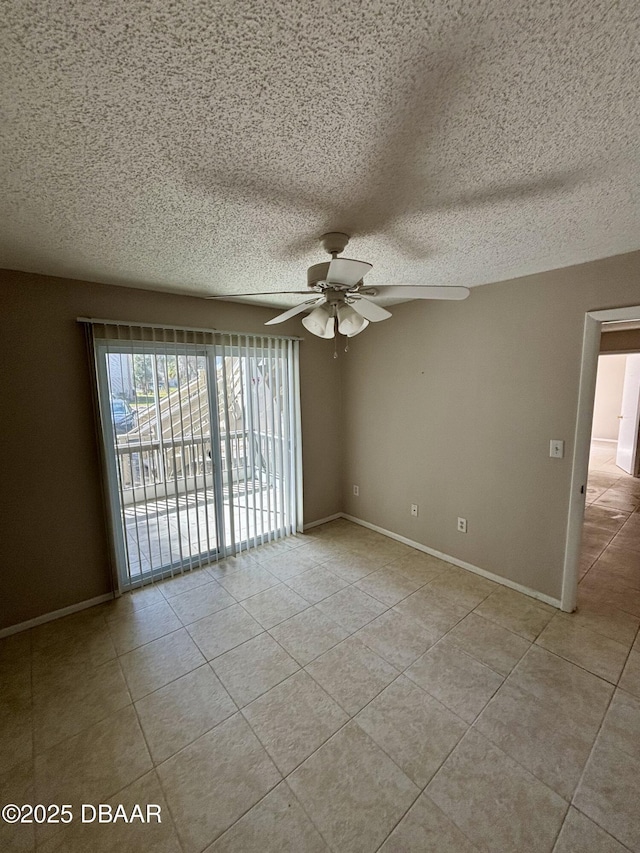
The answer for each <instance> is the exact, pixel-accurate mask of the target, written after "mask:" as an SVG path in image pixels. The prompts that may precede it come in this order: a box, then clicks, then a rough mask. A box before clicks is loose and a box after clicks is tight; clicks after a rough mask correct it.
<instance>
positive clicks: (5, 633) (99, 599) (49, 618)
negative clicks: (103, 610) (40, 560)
mask: <svg viewBox="0 0 640 853" xmlns="http://www.w3.org/2000/svg"><path fill="white" fill-rule="evenodd" d="M105 601H113V593H112V592H107V593H106V594H105V595H97V596H96V597H95V598H89V599H87V600H86V601H79V602H78V603H77V604H70V605H69V607H62V608H60V610H53V611H52V612H51V613H43V614H42V616H36V618H35V619H28V620H27V621H26V622H19V623H18V624H17V625H10V626H9V627H8V628H0V639H2V638H3V637H9V636H11V634H18V633H19V632H20V631H27V630H28V629H29V628H35V627H36V626H38V625H44V624H45V622H53V620H54V619H61V618H62V617H63V616H70V615H71V614H72V613H78V611H80V610H87V609H88V608H89V607H95V606H96V604H104V602H105Z"/></svg>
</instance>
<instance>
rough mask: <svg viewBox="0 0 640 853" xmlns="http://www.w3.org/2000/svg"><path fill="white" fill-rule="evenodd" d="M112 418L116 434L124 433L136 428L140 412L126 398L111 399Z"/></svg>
mask: <svg viewBox="0 0 640 853" xmlns="http://www.w3.org/2000/svg"><path fill="white" fill-rule="evenodd" d="M111 419H112V421H113V428H114V430H115V432H116V435H122V434H123V433H125V432H129V430H131V429H133V428H134V426H135V425H136V423H137V421H138V414H137V412H136V411H135V410H134V409H132V408H131V406H130V405H129V404H128V403H127V401H126V400H111Z"/></svg>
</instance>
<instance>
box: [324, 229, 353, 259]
mask: <svg viewBox="0 0 640 853" xmlns="http://www.w3.org/2000/svg"><path fill="white" fill-rule="evenodd" d="M320 242H321V243H322V247H323V249H324V250H325V251H326V252H328V253H329V254H330V255H331V256H332V257H335V256H336V255H339V254H340V253H341V252H344V250H345V249H346V248H347V243H348V242H349V235H348V234H343V233H342V232H341V231H328V232H327V233H326V234H323V235H322V237H320Z"/></svg>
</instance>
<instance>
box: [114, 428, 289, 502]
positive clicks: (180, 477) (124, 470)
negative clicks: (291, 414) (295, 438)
mask: <svg viewBox="0 0 640 853" xmlns="http://www.w3.org/2000/svg"><path fill="white" fill-rule="evenodd" d="M272 441H273V438H272V436H270V435H268V434H266V433H249V432H248V431H243V430H236V431H235V432H231V433H229V434H228V435H227V434H222V435H221V442H220V446H221V454H222V460H221V461H222V484H223V488H229V485H230V484H229V479H231V486H233V484H235V483H239V482H243V481H244V480H245V478H246V479H247V480H256V479H259V478H260V469H262V479H263V480H264V478H265V467H266V466H265V463H264V460H265V458H267V453H268V451H269V444H270V443H271V442H272ZM228 453H230V455H231V459H230V460H229V459H228V458H227V454H228ZM116 455H117V460H118V475H119V478H120V487H121V490H122V495H123V498H124V502H125V504H131V503H137V502H138V501H144V500H150V499H156V498H158V497H162V496H165V495H168V494H174V493H175V492H176V491H180V492H189V491H192V490H193V489H195V488H196V487H198V488H201V487H202V486H203V485H205V483H206V482H207V480H208V481H209V483H210V484H211V486H213V477H212V473H213V460H212V453H211V438H210V436H208V435H204V436H183V437H180V438H174V439H173V440H167V439H165V438H163V439H162V440H161V439H153V440H145V441H140V440H128V439H127V436H126V435H124V436H119V437H118V441H117V444H116ZM270 475H271V476H270V479H271V480H272V482H273V481H274V480H275V479H276V478H277V473H276V472H275V471H271V472H270Z"/></svg>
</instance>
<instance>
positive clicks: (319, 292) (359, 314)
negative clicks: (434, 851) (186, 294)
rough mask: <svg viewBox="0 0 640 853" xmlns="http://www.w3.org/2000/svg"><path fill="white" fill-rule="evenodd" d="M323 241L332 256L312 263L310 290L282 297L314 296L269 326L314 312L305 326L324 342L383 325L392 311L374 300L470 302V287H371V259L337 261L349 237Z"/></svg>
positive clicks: (336, 235)
mask: <svg viewBox="0 0 640 853" xmlns="http://www.w3.org/2000/svg"><path fill="white" fill-rule="evenodd" d="M320 242H321V243H322V246H323V247H324V249H325V250H326V251H327V252H328V253H329V254H330V255H331V260H330V261H325V262H324V263H320V264H313V265H312V266H310V267H309V269H308V270H307V287H308V290H285V291H280V293H283V294H296V295H300V296H306V295H309V294H313V298H312V299H306V300H304V301H303V302H301V303H300V304H299V305H296V306H294V307H293V308H289V309H288V310H287V311H284V312H283V313H282V314H278V315H277V316H276V317H274V318H273V319H272V320H268V321H267V322H266V323H265V326H273V325H275V324H277V323H284V322H285V320H289V319H290V318H291V317H295V316H296V314H302V312H303V311H308V310H309V309H310V307H311V306H315V307H313V308H312V310H311V311H310V313H309V314H308V316H307V317H303V318H302V325H303V326H304V327H305V329H307V330H308V331H309V332H311V333H312V334H313V335H317V337H319V338H334V337H335V335H336V326H337V331H338V332H339V334H341V335H345V336H346V337H347V338H352V337H354V335H359V334H360V332H362V331H364V330H365V329H366V328H367V326H368V325H369V323H370V322H371V323H378V322H380V321H381V320H386V319H388V318H389V317H391V316H392V315H391V312H390V311H387V310H386V308H383V307H382V306H381V305H376V303H375V302H371V298H375V297H377V296H384V297H387V298H395V299H466V298H467V296H468V295H469V289H468V288H467V287H448V286H444V287H441V286H431V285H426V284H425V285H423V284H408V285H407V284H399V285H398V284H396V285H393V284H390V285H384V286H382V287H367V286H366V285H365V284H364V281H363V278H364V276H365V275H366V274H367V273H368V272H369V271H370V270H371V268H372V265H371V264H369V263H367V262H366V261H356V260H352V259H351V258H339V257H337V256H338V255H339V254H340V253H341V252H343V251H344V250H345V248H346V246H347V243H348V242H349V237H348V235H347V234H343V233H341V232H339V231H330V232H329V233H328V234H323V235H322V237H321V238H320ZM272 294H273V291H271V292H270V293H256V294H253V293H252V294H251V295H252V296H270V295H272ZM208 298H209V299H229V298H230V297H229V296H210V297H208Z"/></svg>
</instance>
